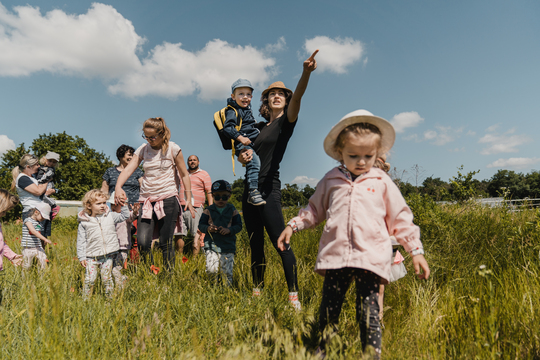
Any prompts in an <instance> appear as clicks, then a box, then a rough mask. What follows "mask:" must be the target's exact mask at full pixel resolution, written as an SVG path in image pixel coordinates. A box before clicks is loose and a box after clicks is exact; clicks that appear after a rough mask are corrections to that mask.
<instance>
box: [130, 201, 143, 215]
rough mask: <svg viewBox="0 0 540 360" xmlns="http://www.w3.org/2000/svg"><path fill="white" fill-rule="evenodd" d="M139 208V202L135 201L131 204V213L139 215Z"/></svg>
mask: <svg viewBox="0 0 540 360" xmlns="http://www.w3.org/2000/svg"><path fill="white" fill-rule="evenodd" d="M140 208H141V203H138V202H136V203H135V204H133V205H132V206H131V210H133V214H135V216H138V215H139V209H140Z"/></svg>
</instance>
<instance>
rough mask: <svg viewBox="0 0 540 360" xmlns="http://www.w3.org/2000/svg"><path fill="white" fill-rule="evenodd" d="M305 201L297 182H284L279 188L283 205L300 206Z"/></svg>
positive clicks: (305, 202)
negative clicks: (281, 187) (282, 186)
mask: <svg viewBox="0 0 540 360" xmlns="http://www.w3.org/2000/svg"><path fill="white" fill-rule="evenodd" d="M307 201H308V200H307V199H306V198H305V197H304V195H303V194H302V191H300V189H299V188H298V185H297V184H292V185H291V184H285V187H284V188H283V189H281V204H282V205H283V206H288V207H296V206H299V205H300V206H302V205H305V204H307Z"/></svg>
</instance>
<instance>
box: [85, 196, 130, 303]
mask: <svg viewBox="0 0 540 360" xmlns="http://www.w3.org/2000/svg"><path fill="white" fill-rule="evenodd" d="M108 198H109V196H108V195H107V194H105V193H104V192H102V191H101V190H97V189H94V190H90V191H89V192H87V193H86V194H85V195H84V197H83V199H82V204H83V208H84V210H83V211H81V212H80V213H79V229H78V232H77V257H78V258H79V261H80V262H81V265H82V266H83V267H85V268H86V274H85V278H84V287H83V297H84V298H85V299H88V298H89V297H90V295H92V289H93V287H94V283H95V281H96V278H97V273H98V271H101V280H102V281H103V286H104V287H105V293H106V295H107V296H111V295H112V291H113V289H114V283H113V280H112V276H111V273H112V267H113V261H114V259H115V257H116V255H117V254H118V251H119V250H120V247H119V245H118V237H117V235H116V227H115V224H117V223H121V222H123V221H126V219H127V218H128V217H129V209H128V207H127V205H124V206H122V212H121V213H120V214H118V213H115V212H112V211H110V210H109V208H108V207H107V204H106V201H107V199H108Z"/></svg>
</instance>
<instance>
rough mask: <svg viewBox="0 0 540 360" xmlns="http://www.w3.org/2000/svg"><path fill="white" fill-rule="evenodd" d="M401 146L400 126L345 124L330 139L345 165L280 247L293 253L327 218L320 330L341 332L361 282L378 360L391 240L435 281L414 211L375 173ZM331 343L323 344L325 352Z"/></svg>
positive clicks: (360, 299)
mask: <svg viewBox="0 0 540 360" xmlns="http://www.w3.org/2000/svg"><path fill="white" fill-rule="evenodd" d="M394 140H395V131H394V128H393V127H392V125H391V124H390V123H389V122H388V121H386V120H385V119H383V118H380V117H377V116H374V115H373V114H371V113H370V112H369V111H366V110H357V111H354V112H352V113H350V114H347V115H346V116H345V117H344V118H343V119H341V120H340V121H339V122H338V123H337V124H336V125H335V126H334V127H333V128H332V130H330V133H329V134H328V135H327V136H326V139H325V140H324V150H325V151H326V153H327V154H328V155H329V156H331V157H332V158H334V159H336V160H338V161H339V162H340V163H341V166H339V167H336V168H334V169H332V170H330V171H329V172H328V173H327V174H326V175H325V176H324V178H323V179H322V180H321V181H320V182H319V183H318V184H317V189H316V191H315V193H314V194H313V196H312V197H311V198H310V199H309V204H308V206H307V207H306V208H305V209H302V210H300V212H299V214H298V216H297V217H295V218H293V219H292V220H291V221H290V222H289V223H288V224H287V227H286V228H285V230H284V231H283V232H282V233H281V235H280V237H279V239H278V247H280V248H285V244H289V241H290V238H291V235H292V234H293V233H294V232H297V231H299V230H303V229H306V228H311V227H314V226H316V225H317V224H319V223H321V222H323V221H324V220H326V225H325V227H324V231H323V234H322V236H321V240H320V242H319V252H318V255H317V261H316V265H315V271H316V272H317V273H319V274H320V275H323V276H324V284H323V291H322V302H321V308H320V315H319V325H320V329H321V331H323V330H324V329H325V328H326V326H331V327H332V328H335V327H337V324H338V319H339V314H340V312H341V307H342V305H343V300H344V299H345V294H346V293H347V290H348V288H349V286H350V285H351V283H352V281H353V280H354V281H355V284H356V318H357V321H358V322H359V325H360V337H361V341H362V348H363V350H365V349H366V346H368V345H369V346H371V347H373V349H374V350H375V354H376V355H375V358H379V356H380V352H381V328H380V323H379V303H378V296H379V284H380V283H381V281H385V280H388V278H389V275H390V266H391V259H392V243H391V240H390V236H394V237H395V238H396V239H397V241H398V242H399V243H400V244H401V245H402V246H403V247H404V248H405V250H406V251H408V252H409V253H411V255H412V258H413V264H414V268H415V271H416V273H417V274H418V276H419V278H425V279H427V278H428V277H429V267H428V264H427V262H426V260H425V259H424V256H423V253H424V250H423V247H422V243H421V241H420V231H419V229H418V227H417V226H416V225H414V224H413V214H412V212H411V210H410V209H409V207H408V206H407V204H406V203H405V200H404V199H403V196H402V195H401V193H400V191H399V189H398V188H397V186H396V185H395V184H394V182H393V181H392V180H391V179H390V177H389V176H388V175H387V174H386V173H385V172H384V171H382V170H380V169H377V168H374V167H373V164H374V163H375V161H376V159H377V158H378V157H379V156H381V155H383V154H385V153H387V152H388V151H389V150H390V149H391V147H392V145H393V144H394ZM420 268H422V269H423V271H424V272H423V274H421V273H420ZM368 322H369V323H368ZM324 345H325V341H324V338H323V340H322V341H321V350H322V351H324Z"/></svg>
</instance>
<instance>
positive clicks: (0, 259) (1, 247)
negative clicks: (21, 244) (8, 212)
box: [0, 223, 17, 271]
mask: <svg viewBox="0 0 540 360" xmlns="http://www.w3.org/2000/svg"><path fill="white" fill-rule="evenodd" d="M4 256H5V257H6V258H8V259H9V260H13V259H15V256H17V254H16V253H14V252H13V250H11V249H10V248H9V246H8V245H7V244H6V243H5V242H4V234H2V224H1V223H0V271H2V270H4Z"/></svg>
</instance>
